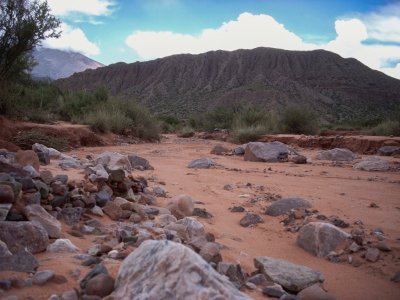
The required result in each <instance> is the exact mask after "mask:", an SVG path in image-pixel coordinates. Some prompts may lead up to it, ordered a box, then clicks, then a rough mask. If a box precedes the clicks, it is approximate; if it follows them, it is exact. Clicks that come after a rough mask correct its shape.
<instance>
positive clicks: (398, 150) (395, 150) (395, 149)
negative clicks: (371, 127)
mask: <svg viewBox="0 0 400 300" xmlns="http://www.w3.org/2000/svg"><path fill="white" fill-rule="evenodd" d="M378 154H379V155H383V156H393V155H399V154H400V147H399V146H383V147H380V148H379V149H378Z"/></svg>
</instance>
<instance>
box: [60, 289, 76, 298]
mask: <svg viewBox="0 0 400 300" xmlns="http://www.w3.org/2000/svg"><path fill="white" fill-rule="evenodd" d="M61 300H79V296H78V293H77V291H76V290H70V291H66V292H64V293H63V294H62V295H61Z"/></svg>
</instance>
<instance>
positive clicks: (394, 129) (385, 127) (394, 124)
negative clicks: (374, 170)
mask: <svg viewBox="0 0 400 300" xmlns="http://www.w3.org/2000/svg"><path fill="white" fill-rule="evenodd" d="M368 133H369V134H371V135H382V136H391V135H393V136H400V122H399V121H396V120H386V121H383V122H382V123H380V124H378V125H377V126H375V127H374V128H372V129H370V130H369V131H368Z"/></svg>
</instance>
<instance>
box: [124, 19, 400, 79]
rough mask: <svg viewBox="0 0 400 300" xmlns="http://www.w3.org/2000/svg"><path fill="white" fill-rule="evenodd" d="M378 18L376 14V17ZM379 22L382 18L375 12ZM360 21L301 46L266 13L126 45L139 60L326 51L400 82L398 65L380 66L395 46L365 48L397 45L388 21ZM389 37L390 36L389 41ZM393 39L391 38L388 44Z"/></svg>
mask: <svg viewBox="0 0 400 300" xmlns="http://www.w3.org/2000/svg"><path fill="white" fill-rule="evenodd" d="M377 15H378V14H375V16H377ZM380 16H381V19H384V17H383V14H382V13H380ZM367 24H368V26H367V25H366V21H365V20H361V19H351V20H337V21H336V22H335V29H336V33H337V37H336V38H335V39H334V40H332V41H330V42H328V43H324V44H318V45H317V44H310V43H306V42H304V41H303V40H302V39H301V38H300V37H299V36H297V35H296V34H295V33H293V32H290V31H289V30H287V29H286V28H285V27H284V25H283V24H280V23H278V22H277V21H276V20H275V19H274V18H273V17H271V16H269V15H264V14H260V15H253V14H251V13H242V14H240V15H239V17H238V19H237V20H234V21H229V22H227V23H224V24H223V25H222V26H220V27H219V28H216V29H204V30H203V31H202V32H201V33H200V34H199V35H197V36H195V35H188V34H180V33H174V32H170V31H159V32H156V31H135V32H133V33H132V34H131V35H129V36H128V37H127V38H126V40H125V42H126V44H127V45H128V46H129V47H131V48H132V49H134V50H135V51H136V52H137V53H138V55H140V57H141V58H143V59H152V58H158V57H165V56H168V55H172V54H178V53H192V54H198V53H202V52H206V51H210V50H218V49H221V50H236V49H252V48H255V47H274V48H281V49H287V50H313V49H326V50H329V51H333V52H336V53H338V54H339V55H341V56H343V57H346V58H347V57H354V58H356V59H358V60H360V61H361V62H362V63H364V64H366V65H367V66H369V67H371V68H374V69H377V70H380V71H382V72H385V73H386V74H388V75H390V76H393V77H396V78H399V79H400V67H399V65H397V68H387V67H383V66H384V65H385V62H386V61H387V60H389V59H391V60H394V59H400V46H399V45H384V44H366V43H365V41H366V40H368V39H372V38H373V39H377V37H380V38H379V40H381V41H386V42H387V41H390V42H393V41H394V42H400V39H398V38H397V33H396V32H397V31H396V30H400V29H397V28H396V29H390V28H389V27H387V28H386V26H387V23H384V25H385V26H383V25H382V22H376V23H373V22H372V21H371V22H369V23H367ZM398 28H400V27H398ZM389 37H390V38H389ZM393 39H394V40H393Z"/></svg>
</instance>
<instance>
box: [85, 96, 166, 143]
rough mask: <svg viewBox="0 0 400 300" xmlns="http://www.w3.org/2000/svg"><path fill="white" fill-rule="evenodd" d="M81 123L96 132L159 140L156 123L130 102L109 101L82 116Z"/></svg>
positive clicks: (143, 110) (145, 111)
mask: <svg viewBox="0 0 400 300" xmlns="http://www.w3.org/2000/svg"><path fill="white" fill-rule="evenodd" d="M83 123H85V124H88V125H90V126H91V128H92V129H93V130H95V131H97V132H103V133H105V132H113V133H116V134H123V135H131V136H135V137H139V138H141V139H144V140H149V141H153V140H159V138H160V128H159V126H158V121H157V120H156V119H155V118H154V117H153V116H152V115H151V114H150V113H149V112H148V111H147V110H146V109H144V108H143V107H140V106H138V105H137V104H135V103H134V102H132V101H127V100H121V99H116V98H115V99H110V100H108V101H107V102H105V103H101V104H99V105H97V106H96V107H94V108H92V109H91V111H90V112H88V113H87V114H85V115H84V116H83Z"/></svg>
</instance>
